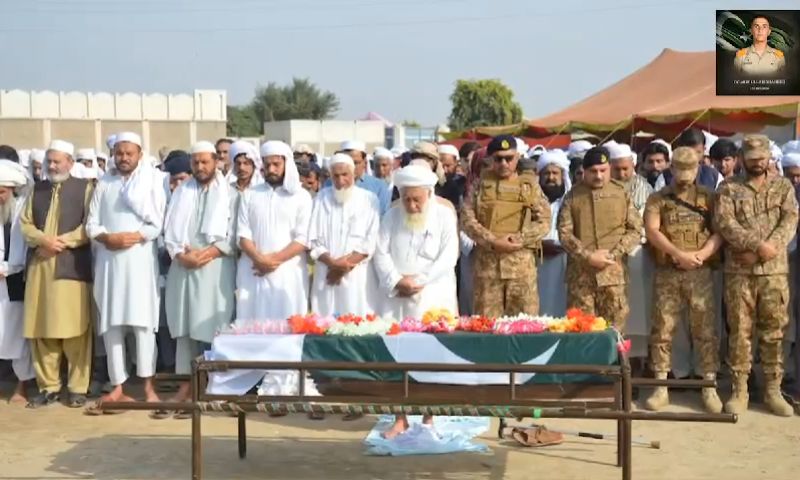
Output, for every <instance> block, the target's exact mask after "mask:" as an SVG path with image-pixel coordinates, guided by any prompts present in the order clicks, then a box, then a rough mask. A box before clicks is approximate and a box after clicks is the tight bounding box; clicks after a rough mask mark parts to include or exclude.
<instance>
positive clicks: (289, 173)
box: [236, 141, 312, 321]
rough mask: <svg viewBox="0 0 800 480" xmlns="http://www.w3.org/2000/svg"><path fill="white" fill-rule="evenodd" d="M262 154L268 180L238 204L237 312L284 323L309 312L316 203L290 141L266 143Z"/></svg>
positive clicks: (244, 315)
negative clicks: (311, 237) (309, 258)
mask: <svg viewBox="0 0 800 480" xmlns="http://www.w3.org/2000/svg"><path fill="white" fill-rule="evenodd" d="M261 158H262V160H263V161H264V177H265V178H264V179H265V180H266V181H265V183H262V184H261V185H257V186H255V187H252V188H250V189H248V190H246V191H245V192H243V193H242V196H241V198H240V204H239V213H238V219H237V227H236V236H237V238H238V242H239V247H240V248H241V250H242V256H241V258H240V259H239V265H238V271H237V274H236V286H237V289H238V293H237V295H238V298H237V301H236V315H237V318H238V319H242V320H281V321H283V320H286V319H287V318H288V317H290V316H292V315H299V314H305V313H307V312H308V271H307V268H306V266H307V265H306V253H305V252H306V249H307V246H308V227H309V222H310V219H311V209H312V201H311V195H310V194H309V193H308V192H307V191H305V190H304V189H303V187H302V185H301V184H300V175H299V174H298V172H297V166H296V165H295V163H294V156H293V152H292V149H291V147H289V145H287V144H285V143H283V142H278V141H269V142H266V143H265V144H264V145H262V146H261Z"/></svg>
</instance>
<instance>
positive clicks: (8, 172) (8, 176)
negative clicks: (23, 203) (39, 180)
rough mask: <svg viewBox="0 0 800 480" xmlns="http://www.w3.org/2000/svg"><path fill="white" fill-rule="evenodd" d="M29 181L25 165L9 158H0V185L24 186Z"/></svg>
mask: <svg viewBox="0 0 800 480" xmlns="http://www.w3.org/2000/svg"><path fill="white" fill-rule="evenodd" d="M29 181H30V177H29V176H28V171H27V170H26V169H25V167H23V166H22V165H20V164H19V163H17V162H12V161H11V160H0V187H11V188H19V187H24V186H25V185H27V184H28V182H29Z"/></svg>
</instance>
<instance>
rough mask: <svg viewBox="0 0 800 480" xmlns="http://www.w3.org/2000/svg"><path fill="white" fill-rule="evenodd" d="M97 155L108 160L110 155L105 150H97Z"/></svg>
mask: <svg viewBox="0 0 800 480" xmlns="http://www.w3.org/2000/svg"><path fill="white" fill-rule="evenodd" d="M95 157H97V158H102V159H103V160H106V161H108V155H107V154H106V153H105V152H97V153H96V154H95Z"/></svg>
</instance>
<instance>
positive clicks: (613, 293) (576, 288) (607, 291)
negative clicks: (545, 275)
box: [567, 281, 630, 333]
mask: <svg viewBox="0 0 800 480" xmlns="http://www.w3.org/2000/svg"><path fill="white" fill-rule="evenodd" d="M567 307H568V308H579V309H581V310H582V311H583V312H585V313H588V314H591V315H595V316H598V317H603V318H605V319H606V320H607V321H608V322H610V323H611V324H612V325H613V326H615V327H616V328H617V330H619V331H620V333H625V322H627V321H628V314H629V313H630V307H629V306H628V286H627V285H625V284H623V285H610V286H607V287H598V286H595V284H594V282H592V283H589V282H582V281H571V282H569V284H568V285H567Z"/></svg>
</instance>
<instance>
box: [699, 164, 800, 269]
mask: <svg viewBox="0 0 800 480" xmlns="http://www.w3.org/2000/svg"><path fill="white" fill-rule="evenodd" d="M797 208H798V207H797V200H796V199H795V194H794V187H793V186H792V184H791V182H790V181H789V180H788V179H786V178H783V177H768V178H767V180H766V181H765V182H764V184H762V185H761V187H760V188H757V187H755V186H754V185H753V184H751V183H750V182H749V181H748V179H747V178H743V177H733V178H731V179H729V180H726V181H725V182H724V183H723V184H722V185H721V186H720V187H719V191H718V196H717V206H716V209H715V211H714V227H715V229H716V231H717V232H719V234H720V235H722V237H723V238H724V239H725V241H726V242H727V243H726V245H725V272H727V273H741V274H747V275H774V274H786V273H789V265H788V263H787V254H786V247H787V245H788V244H789V241H790V240H791V239H792V237H793V236H794V234H795V230H796V229H797V217H798V212H797ZM764 241H767V242H770V243H772V244H773V246H774V247H775V248H776V249H777V250H778V256H777V257H775V258H773V259H772V260H769V261H767V262H761V261H759V262H757V263H756V264H755V265H751V266H748V265H742V264H740V263H739V262H738V261H737V260H736V253H739V252H755V251H756V250H757V249H758V246H759V244H761V242H764Z"/></svg>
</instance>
